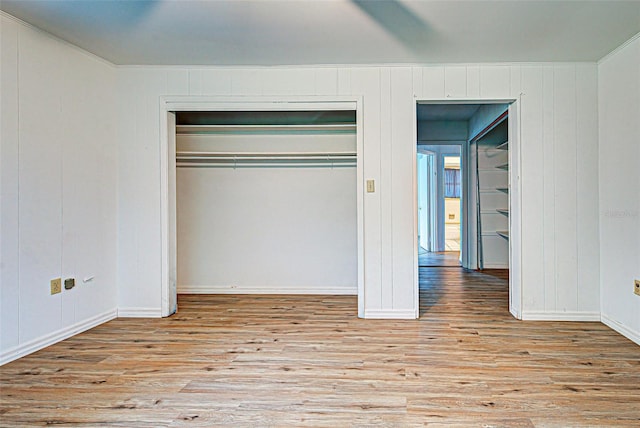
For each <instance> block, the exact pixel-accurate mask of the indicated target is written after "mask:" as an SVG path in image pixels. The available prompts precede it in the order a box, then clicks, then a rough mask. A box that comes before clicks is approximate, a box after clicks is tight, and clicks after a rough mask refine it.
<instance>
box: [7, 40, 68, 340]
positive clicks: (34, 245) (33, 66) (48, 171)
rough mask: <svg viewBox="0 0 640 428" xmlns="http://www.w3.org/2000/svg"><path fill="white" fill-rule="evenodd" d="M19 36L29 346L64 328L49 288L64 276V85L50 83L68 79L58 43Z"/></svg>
mask: <svg viewBox="0 0 640 428" xmlns="http://www.w3.org/2000/svg"><path fill="white" fill-rule="evenodd" d="M19 37H20V54H19V91H20V105H19V108H18V109H19V110H18V111H19V116H20V120H19V124H20V128H19V132H20V172H19V176H18V180H19V183H20V184H19V185H20V217H21V229H20V326H21V330H20V342H26V341H29V340H33V339H36V338H38V337H41V336H43V335H45V334H47V333H49V332H50V331H51V330H52V329H53V330H59V329H61V328H62V299H63V297H62V295H61V294H57V295H55V296H50V295H49V294H48V293H47V292H46V291H47V290H46V287H47V286H48V284H49V280H50V279H52V278H55V277H59V276H61V275H62V272H61V262H62V171H61V163H62V139H61V132H62V131H61V126H60V125H59V124H60V122H61V120H60V119H61V118H62V115H61V104H60V102H61V97H62V95H63V86H62V85H61V84H60V83H58V84H54V85H52V84H50V82H51V81H54V82H60V81H61V80H63V79H64V75H63V72H62V69H61V68H60V67H57V65H58V61H57V60H56V59H57V58H59V57H60V56H61V55H63V53H62V52H61V47H60V46H59V45H58V44H57V43H56V42H55V41H54V40H52V39H50V38H48V37H46V36H44V35H43V34H40V33H36V32H34V31H31V30H29V29H27V28H24V27H21V28H20V34H19ZM36 100H38V102H35V101H36ZM45 141H46V144H44V142H45ZM27 225H28V227H26V226H27ZM27 284H28V285H27ZM37 284H41V285H42V288H40V287H37ZM23 285H25V286H23ZM39 291H41V292H39ZM35 314H38V316H35ZM42 319H46V320H48V321H47V322H46V323H43V322H41V320H42Z"/></svg>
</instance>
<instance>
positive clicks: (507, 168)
mask: <svg viewBox="0 0 640 428" xmlns="http://www.w3.org/2000/svg"><path fill="white" fill-rule="evenodd" d="M496 168H498V169H504V170H506V171H508V170H509V164H508V163H503V164H501V165H496Z"/></svg>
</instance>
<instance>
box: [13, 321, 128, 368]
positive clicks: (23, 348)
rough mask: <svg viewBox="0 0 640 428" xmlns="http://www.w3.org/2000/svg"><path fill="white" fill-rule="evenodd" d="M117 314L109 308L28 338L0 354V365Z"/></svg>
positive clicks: (89, 327)
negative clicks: (58, 328)
mask: <svg viewBox="0 0 640 428" xmlns="http://www.w3.org/2000/svg"><path fill="white" fill-rule="evenodd" d="M117 316H118V310H117V309H111V310H109V311H106V312H103V313H101V314H98V315H96V316H94V317H91V318H88V319H86V320H84V321H80V322H77V323H75V324H73V325H70V326H68V327H65V328H63V329H61V330H58V331H55V332H53V333H50V334H46V335H44V336H41V337H38V338H36V339H33V340H30V341H28V342H26V343H23V344H20V345H18V346H15V347H13V348H10V349H8V350H7V351H5V352H3V353H2V354H1V355H0V366H1V365H3V364H6V363H9V362H11V361H14V360H17V359H18V358H21V357H24V356H26V355H29V354H32V353H34V352H36V351H39V350H41V349H44V348H46V347H47V346H51V345H54V344H56V343H58V342H61V341H63V340H65V339H68V338H70V337H72V336H75V335H76V334H79V333H82V332H84V331H87V330H89V329H92V328H93V327H96V326H98V325H100V324H103V323H105V322H107V321H111V320H112V319H115V318H116V317H117Z"/></svg>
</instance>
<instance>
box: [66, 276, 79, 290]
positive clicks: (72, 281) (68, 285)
mask: <svg viewBox="0 0 640 428" xmlns="http://www.w3.org/2000/svg"><path fill="white" fill-rule="evenodd" d="M75 286H76V279H75V278H67V279H65V280H64V289H65V290H71V289H72V288H73V287H75Z"/></svg>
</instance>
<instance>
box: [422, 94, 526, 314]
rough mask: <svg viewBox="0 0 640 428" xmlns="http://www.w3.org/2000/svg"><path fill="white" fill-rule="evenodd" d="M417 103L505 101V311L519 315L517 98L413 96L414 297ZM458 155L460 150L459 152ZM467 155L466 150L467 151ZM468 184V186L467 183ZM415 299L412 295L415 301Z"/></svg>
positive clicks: (520, 165)
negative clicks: (507, 106) (506, 119)
mask: <svg viewBox="0 0 640 428" xmlns="http://www.w3.org/2000/svg"><path fill="white" fill-rule="evenodd" d="M418 104H509V209H510V211H509V269H510V272H509V311H510V312H511V314H512V315H513V316H514V317H515V318H517V319H521V318H522V294H523V293H522V211H521V207H522V183H521V181H520V171H521V168H522V158H521V154H522V150H521V148H520V144H521V141H520V140H521V138H520V130H521V129H522V117H521V115H520V112H521V100H520V97H518V98H505V99H496V98H417V97H416V98H415V106H414V107H415V114H414V115H413V130H414V131H413V132H414V135H415V137H416V138H414V140H415V144H414V150H413V159H412V161H413V174H414V175H413V216H414V237H413V242H414V247H415V250H414V269H415V270H414V272H415V285H414V286H415V295H416V296H418V289H419V284H418V235H417V231H418V225H417V221H418V189H417V184H416V180H417V174H416V160H417V153H418V144H417V142H418V140H417V130H418V115H417V108H418ZM461 155H462V153H461ZM467 155H468V153H467ZM467 159H468V158H467ZM467 187H468V186H467ZM417 301H418V298H417V297H416V302H417Z"/></svg>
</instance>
